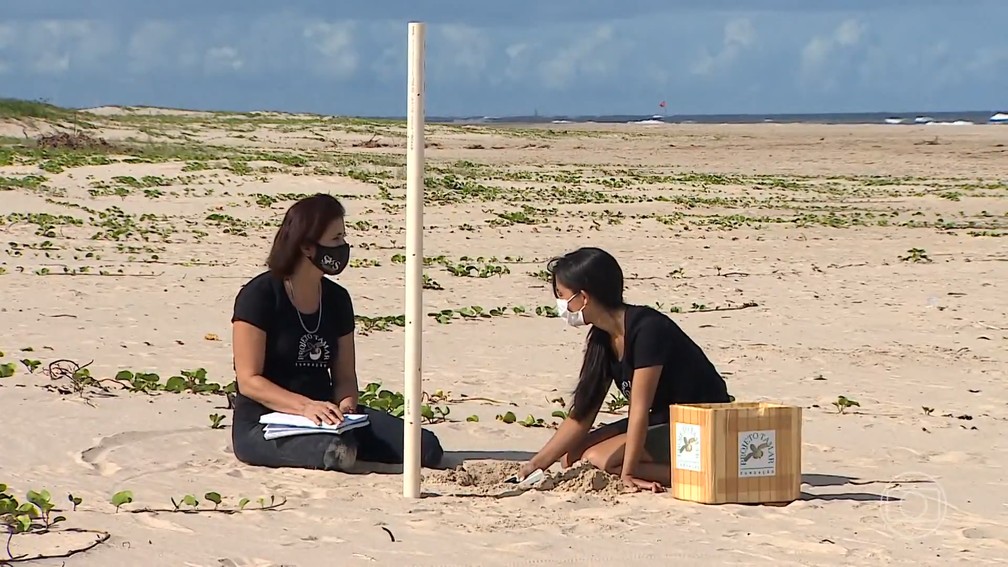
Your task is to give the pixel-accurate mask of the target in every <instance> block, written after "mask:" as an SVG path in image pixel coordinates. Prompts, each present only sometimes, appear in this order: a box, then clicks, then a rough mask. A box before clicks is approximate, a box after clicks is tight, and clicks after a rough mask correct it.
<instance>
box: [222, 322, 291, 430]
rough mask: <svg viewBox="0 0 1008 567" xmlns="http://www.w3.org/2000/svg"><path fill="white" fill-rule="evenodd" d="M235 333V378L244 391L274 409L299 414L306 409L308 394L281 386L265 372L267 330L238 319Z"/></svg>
mask: <svg viewBox="0 0 1008 567" xmlns="http://www.w3.org/2000/svg"><path fill="white" fill-rule="evenodd" d="M231 333H232V336H231V342H232V348H233V349H234V363H235V378H236V380H237V381H238V388H239V390H240V391H241V393H242V395H243V396H247V397H249V398H251V399H253V400H255V401H257V402H259V403H260V404H262V405H264V406H266V407H268V408H270V409H272V410H274V411H279V412H283V413H295V414H300V413H301V412H302V411H304V407H305V404H307V403H308V402H309V401H310V400H309V399H308V398H306V397H305V396H302V395H299V394H295V393H294V392H291V391H289V390H286V389H284V388H282V387H280V386H277V385H276V384H274V383H273V382H272V381H270V380H269V379H267V378H266V377H264V376H263V375H262V371H263V361H264V360H265V358H266V333H265V332H264V331H263V330H262V329H260V328H258V327H256V326H255V325H252V324H250V323H246V322H245V321H235V322H234V323H233V324H232V325H231Z"/></svg>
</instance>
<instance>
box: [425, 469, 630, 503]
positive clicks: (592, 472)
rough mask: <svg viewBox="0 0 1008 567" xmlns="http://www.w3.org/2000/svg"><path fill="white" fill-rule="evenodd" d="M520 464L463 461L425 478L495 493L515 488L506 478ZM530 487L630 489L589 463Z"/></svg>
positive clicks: (587, 490) (617, 491)
mask: <svg viewBox="0 0 1008 567" xmlns="http://www.w3.org/2000/svg"><path fill="white" fill-rule="evenodd" d="M519 468H521V463H516V462H513V461H466V462H463V463H462V464H460V465H458V466H457V467H455V468H453V469H448V470H443V471H435V472H433V473H431V474H429V475H427V476H426V478H425V480H426V481H427V482H430V483H432V484H441V485H453V486H457V487H459V488H465V489H468V490H465V491H462V492H461V494H478V495H494V494H499V493H505V492H513V491H514V490H515V487H514V485H513V484H507V483H505V481H506V480H507V479H509V478H511V477H512V476H514V475H515V474H517V473H518V469H519ZM529 490H537V491H540V492H544V491H553V492H566V493H575V494H599V495H603V496H612V495H616V494H623V493H626V492H631V491H630V490H629V489H627V488H625V487H624V486H623V483H622V482H621V481H620V479H619V477H618V476H616V475H611V474H609V473H607V472H605V471H602V470H600V469H597V468H595V467H593V466H592V465H591V464H589V463H575V465H574V466H573V467H571V468H569V469H567V470H564V471H558V472H549V471H547V472H546V474H545V477H544V478H543V480H542V482H540V483H539V484H537V485H535V486H534V487H532V488H530V489H529Z"/></svg>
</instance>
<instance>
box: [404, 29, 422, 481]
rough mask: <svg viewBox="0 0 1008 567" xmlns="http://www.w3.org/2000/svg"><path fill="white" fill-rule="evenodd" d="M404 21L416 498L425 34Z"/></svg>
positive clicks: (408, 470) (409, 412)
mask: <svg viewBox="0 0 1008 567" xmlns="http://www.w3.org/2000/svg"><path fill="white" fill-rule="evenodd" d="M425 31H426V24H424V23H422V22H410V23H409V33H408V35H409V49H408V54H409V56H408V61H409V69H408V72H407V79H406V82H407V84H408V88H409V90H408V94H407V107H406V309H405V315H406V348H405V351H406V352H405V376H404V378H405V382H406V396H405V397H406V412H405V413H406V427H405V429H404V431H403V447H404V449H405V451H404V458H403V496H404V497H405V498H419V497H420V396H421V395H422V392H423V384H422V382H421V367H422V365H423V354H422V348H423V339H422V335H421V330H422V327H423V207H424V35H425Z"/></svg>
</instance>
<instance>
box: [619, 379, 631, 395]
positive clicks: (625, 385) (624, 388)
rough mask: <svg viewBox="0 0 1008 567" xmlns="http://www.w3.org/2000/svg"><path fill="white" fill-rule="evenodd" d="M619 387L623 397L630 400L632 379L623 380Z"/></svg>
mask: <svg viewBox="0 0 1008 567" xmlns="http://www.w3.org/2000/svg"><path fill="white" fill-rule="evenodd" d="M619 389H620V392H622V394H623V397H624V398H626V399H628V400H629V399H630V381H629V380H623V381H622V382H620V385H619Z"/></svg>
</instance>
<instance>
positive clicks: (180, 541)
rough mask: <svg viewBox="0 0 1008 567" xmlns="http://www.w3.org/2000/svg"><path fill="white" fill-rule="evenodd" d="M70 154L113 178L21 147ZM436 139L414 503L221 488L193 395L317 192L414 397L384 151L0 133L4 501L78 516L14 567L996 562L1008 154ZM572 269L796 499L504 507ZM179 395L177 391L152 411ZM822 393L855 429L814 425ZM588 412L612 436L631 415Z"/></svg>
mask: <svg viewBox="0 0 1008 567" xmlns="http://www.w3.org/2000/svg"><path fill="white" fill-rule="evenodd" d="M74 131H76V132H79V133H83V134H85V135H87V136H90V137H93V138H94V139H99V138H100V139H103V140H105V141H106V142H107V143H108V145H109V147H107V148H105V147H88V148H84V149H77V150H74V149H66V148H62V147H61V148H55V149H49V150H46V151H42V150H40V149H38V148H36V147H35V144H36V143H35V140H36V139H37V138H38V137H39V136H40V135H43V134H50V133H53V132H74ZM426 137H427V142H428V148H427V173H426V177H427V188H428V190H427V206H426V209H425V226H426V233H425V241H424V247H425V249H424V254H425V256H427V257H429V258H430V261H429V265H428V267H427V269H426V276H428V277H429V280H428V282H427V286H426V287H427V288H428V289H426V290H425V291H424V303H425V306H426V311H427V312H430V313H434V314H438V313H441V314H440V317H428V318H427V319H425V321H424V352H423V356H424V381H425V382H424V390H425V391H426V392H428V393H429V394H430V395H431V396H432V399H431V400H430V402H431V403H430V405H431V406H432V408H433V409H436V410H438V411H436V412H435V413H436V419H435V423H431V424H429V425H427V427H430V428H431V429H432V430H434V431H435V432H436V433H437V434H438V435H439V436H440V438H441V440H442V443H443V444H444V446H445V449H446V450H447V451H448V458H449V459H450V460H451V465H452V466H450V467H449V468H448V469H447V470H437V471H433V470H425V471H424V481H423V491H424V492H425V497H424V498H422V499H420V500H407V499H404V498H403V497H402V485H401V482H402V481H401V476H400V475H399V474H396V471H394V470H393V471H384V472H372V473H368V474H354V475H349V474H338V473H325V472H314V471H303V470H273V469H261V468H253V467H248V466H244V465H242V464H241V463H239V462H238V461H236V459H235V458H234V457H233V455H232V454H231V453H230V448H229V445H230V431H229V426H230V422H231V412H230V410H229V409H227V405H228V403H227V399H226V398H225V397H224V396H223V395H219V394H215V393H213V392H209V393H194V392H193V390H197V391H198V390H200V389H208V388H209V389H210V390H212V389H213V388H214V386H209V387H207V386H206V385H205V384H206V383H212V384H219V385H220V386H221V387H223V386H226V385H227V384H229V383H230V382H231V381H232V380H233V378H234V377H233V372H232V365H231V364H232V363H231V345H230V323H229V321H230V317H231V312H232V307H233V301H234V297H235V294H236V293H237V291H238V289H239V287H240V286H241V285H242V284H243V283H244V282H245V281H246V280H247V279H249V278H251V277H252V276H254V275H256V274H258V273H259V272H260V271H261V270H263V265H264V261H265V256H266V252H267V250H268V246H269V244H270V242H271V239H272V237H273V233H274V231H275V229H276V227H277V226H278V224H279V222H280V219H281V216H282V214H283V212H284V210H285V209H286V207H287V206H289V204H290V203H291V202H292V201H293V200H295V199H297V198H299V197H300V196H302V195H305V194H311V193H315V192H331V193H333V194H335V195H338V196H340V197H341V198H342V199H344V203H345V205H346V207H347V209H348V218H347V226H348V233H349V234H348V240H349V241H350V242H351V244H352V245H353V246H354V248H353V258H354V262H353V264H351V268H350V269H348V270H347V271H346V272H344V273H343V274H342V275H341V276H340V277H339V281H340V282H341V283H342V284H343V285H344V286H346V288H347V289H348V290H349V291H350V293H351V294H352V296H353V300H354V306H355V309H356V312H357V315H358V326H357V332H358V336H357V358H358V374H359V376H360V380H361V387H362V388H364V387H365V386H366V385H367V384H368V383H381V385H382V387H383V388H387V389H389V390H392V391H395V392H399V391H402V389H403V338H404V332H403V329H402V327H401V314H402V309H403V307H402V301H403V294H404V289H403V280H404V268H403V265H402V263H401V260H400V257H399V256H398V255H401V254H402V253H403V252H404V246H405V232H404V230H405V209H404V207H405V201H404V195H405V191H404V185H405V181H404V179H405V162H404V156H405V137H404V125H403V124H401V123H394V122H379V121H364V120H350V119H337V118H325V117H315V116H292V115H283V114H276V113H255V114H222V113H199V112H182V111H165V110H157V109H122V108H103V109H94V110H92V111H85V112H80V113H77V114H69V113H68V114H66V115H61V114H59V113H56V114H54V115H53V116H49V117H43V118H38V117H37V118H23V119H14V118H9V119H6V120H0V141H2V142H3V144H2V145H0V220H2V221H3V223H2V225H0V230H2V232H3V235H2V238H0V241H2V242H3V243H2V245H0V246H2V247H3V252H2V253H0V298H2V301H0V318H2V321H3V327H4V330H3V332H2V333H0V352H2V355H0V415H2V416H3V420H4V422H5V430H6V435H5V436H4V441H3V445H2V447H3V451H2V454H0V483H2V484H6V485H7V487H8V492H10V493H11V494H13V495H14V496H16V497H17V498H18V499H20V500H22V501H23V500H24V496H25V493H26V492H27V491H29V490H36V491H41V490H43V489H45V490H48V491H49V492H50V494H51V496H52V501H53V503H54V504H55V505H56V508H57V510H58V512H56V511H54V512H53V515H56V514H60V515H63V516H65V517H66V521H65V522H61V523H60V524H58V526H57V527H58V528H60V529H59V530H53V531H51V532H50V533H44V534H31V533H28V534H18V535H15V536H14V537H13V538H12V540H11V543H10V549H11V552H12V553H13V554H14V555H18V554H29V555H34V554H52V555H58V554H59V553H63V552H68V551H70V550H72V549H75V548H81V547H86V546H88V545H89V543H90V542H94V541H95V540H96V538H103V537H104V535H103V534H108V539H107V540H105V541H102V542H101V543H100V544H98V545H97V546H95V547H94V548H92V549H89V550H88V551H86V552H83V553H79V554H76V555H73V556H72V557H71V558H69V559H52V560H43V561H39V562H37V564H40V565H61V564H63V561H65V562H66V565H74V566H85V567H87V566H105V565H144V566H146V567H160V566H172V567H177V566H207V567H210V566H215V567H220V566H225V567H267V566H281V565H284V566H298V567H304V566H316V565H404V566H405V565H408V566H449V565H479V566H487V567H490V566H503V565H516V566H517V565H567V564H570V565H574V564H584V565H612V564H613V563H614V562H619V563H620V564H621V565H665V564H669V563H670V562H671V561H673V560H677V563H678V564H681V565H726V564H727V565H883V564H884V565H916V566H920V565H948V564H966V563H974V564H1003V562H1004V558H1005V557H1006V556H1008V487H1006V481H1008V472H1006V464H1008V380H1006V378H1008V294H1006V293H1005V292H1004V291H1003V290H1002V291H1001V292H998V291H997V290H998V289H1001V288H1003V287H1004V285H1005V280H1006V277H1008V128H1006V127H999V126H916V125H914V126H910V125H907V126H884V125H878V126H868V125H848V126H826V125H783V124H759V125H695V124H694V125H689V124H687V125H660V126H642V125H572V124H563V125H549V126H536V127H532V126H507V125H494V126H463V125H429V126H428V130H427V136H426ZM581 245H594V246H600V247H602V248H605V249H607V250H609V251H610V252H612V253H613V254H614V255H615V256H616V257H617V258H618V259H619V260H620V262H621V263H622V265H623V269H624V271H625V273H626V275H627V278H628V280H627V288H628V289H627V298H628V301H631V302H635V303H641V304H651V305H656V306H659V307H660V308H661V309H663V310H665V311H666V312H671V313H672V316H673V318H674V319H675V320H676V321H677V322H678V323H679V325H681V326H682V327H683V328H684V329H685V330H686V332H687V333H688V334H690V336H691V337H693V338H694V339H695V340H696V341H697V342H698V343H699V344H700V345H701V346H702V347H703V348H704V349H705V350H706V351H707V353H708V354H709V356H710V357H711V358H712V360H713V362H714V363H715V365H716V366H717V367H718V368H719V369H720V370H721V371H722V373H723V374H724V376H725V377H726V379H727V381H728V384H729V391H730V393H731V394H732V395H734V396H735V397H736V399H737V400H739V401H760V400H766V401H774V402H779V403H786V404H792V405H796V406H800V407H802V408H804V416H805V417H804V431H803V436H804V447H803V461H804V463H803V473H804V476H803V480H804V482H803V485H802V491H803V497H802V499H800V500H798V501H796V502H793V503H791V504H790V505H787V506H782V507H770V506H745V505H718V506H708V505H702V504H695V503H690V502H683V501H679V500H676V499H674V498H672V497H671V496H670V495H669V494H660V495H654V494H625V493H621V491H620V490H619V489H618V485H619V480H618V479H614V478H609V477H607V476H606V475H604V474H602V473H601V472H599V471H596V470H593V469H590V468H588V467H582V466H578V467H576V468H575V469H574V470H571V471H566V472H565V471H561V470H560V469H559V467H555V468H554V469H553V470H551V471H550V479H549V482H547V483H545V484H544V485H543V487H541V488H540V489H533V490H529V491H527V492H517V493H516V492H515V491H514V490H511V489H509V487H508V486H507V485H506V484H503V483H502V481H503V480H504V479H505V478H506V477H507V476H508V474H509V473H511V472H513V470H514V469H515V468H516V467H517V463H518V462H520V461H521V460H524V459H526V458H528V457H529V456H531V454H532V453H533V452H534V451H536V450H538V448H539V447H540V446H541V445H542V443H543V442H545V440H546V439H547V438H548V437H549V435H550V434H551V433H552V429H550V426H551V425H552V424H554V423H555V422H558V421H559V419H558V418H556V417H553V413H554V412H556V411H562V410H563V405H562V403H561V401H559V400H560V399H569V398H570V392H571V390H572V389H573V386H574V382H575V379H576V373H577V370H578V367H579V365H580V357H581V353H582V347H583V343H584V336H585V335H584V331H583V330H578V329H572V328H568V327H566V326H565V325H564V324H562V323H561V322H560V321H559V320H558V319H557V318H555V317H550V316H549V313H547V312H546V311H545V310H543V309H541V308H542V307H544V306H550V305H553V297H552V294H551V292H550V290H549V289H548V286H547V284H546V282H545V281H544V280H543V278H542V270H544V268H545V262H546V260H547V259H549V258H550V257H551V256H554V255H557V254H561V253H563V252H566V251H569V250H571V249H573V248H576V247H578V246H581ZM498 308H499V309H498ZM537 308H540V309H538V310H537ZM480 309H482V310H483V312H484V313H485V314H487V315H488V316H487V317H469V316H468V315H471V314H472V313H474V312H475V311H479V310H480ZM491 311H492V314H491ZM537 311H538V312H537ZM442 312H443V313H442ZM59 360H67V361H72V362H63V363H59V364H57V365H55V366H52V365H51V364H52V363H53V362H55V361H59ZM5 365H6V366H5ZM79 368H84V369H86V372H83V371H78V372H77V373H76V378H73V371H74V370H76V369H79ZM199 369H203V370H205V380H206V382H205V383H204V382H201V379H203V378H204V375H203V373H202V372H198V370H199ZM121 371H129V374H125V373H121ZM144 373H155V374H157V375H158V378H159V382H158V383H159V384H160V385H161V387H160V388H150V387H149V385H150V383H151V382H150V380H151V379H152V378H151V377H150V376H148V375H145V374H144ZM117 375H118V376H119V378H120V381H119V382H114V381H111V380H112V379H114V378H116V377H117ZM173 376H182V380H180V381H179V380H177V381H175V382H176V383H184V384H186V386H185V387H183V388H181V389H182V390H183V391H182V392H173V391H165V390H164V384H165V383H166V382H167V381H168V380H169V379H170V378H171V377H173ZM98 380H105V381H104V382H99V381H98ZM201 384H203V386H200V385H201ZM145 389H147V390H152V391H144V390H145ZM176 389H178V388H176ZM439 391H440V392H439ZM614 391H615V390H614ZM839 396H845V397H846V398H848V399H851V400H854V401H856V402H858V404H859V406H855V407H850V408H848V409H846V410H845V411H843V412H842V413H841V412H838V410H837V408H836V407H834V405H833V402H835V401H836V400H837V399H838V397H839ZM604 409H605V411H603V413H602V414H601V415H600V416H599V421H600V422H604V421H611V420H615V419H618V418H619V417H621V416H622V415H624V414H625V413H626V408H625V407H621V406H620V404H619V403H617V402H614V403H613V404H612V405H611V408H610V407H608V406H607V408H604ZM508 412H511V413H513V414H514V416H515V417H516V422H514V423H506V421H509V420H505V419H498V416H504V415H505V414H507V413H508ZM445 413H447V415H446V416H444V415H443V414H445ZM214 414H216V415H217V416H223V418H222V419H221V418H220V417H218V418H213V417H212V416H213V415H214ZM527 416H531V419H529V420H528V421H527V422H525V423H522V421H523V420H526V419H528V417H527ZM539 420H541V421H539ZM455 465H457V467H456V466H455ZM920 481H924V482H920ZM127 490H128V491H130V492H131V494H132V501H131V502H128V503H125V504H123V505H122V506H121V507H119V508H118V510H117V508H116V507H115V506H114V505H113V504H112V503H111V497H112V495H113V494H115V493H117V492H120V491H127ZM208 492H216V493H218V494H220V495H221V497H222V503H221V504H220V505H219V507H217V510H216V511H214V508H215V505H214V504H213V503H212V502H210V501H208V499H207V497H206V494H207V493H208ZM71 494H72V495H73V496H74V497H76V498H79V499H80V503H79V504H78V505H76V506H75V508H76V509H72V508H74V506H73V504H72V503H71V502H70V501H68V495H71ZM185 495H192V496H195V497H196V499H198V500H199V504H198V507H197V508H196V511H191V508H192V507H191V506H190V505H188V504H186V503H181V502H182V499H183V497H184V496H185ZM887 497H888V498H890V499H891V500H890V501H884V500H885V499H886V498H887ZM173 498H174V499H175V502H176V503H181V505H180V506H179V508H178V510H175V509H174V508H175V505H174V504H173V502H172V499H173ZM260 498H262V499H263V500H262V501H260ZM241 499H248V503H247V505H245V506H244V509H243V510H242V511H240V512H237V513H222V512H221V510H227V511H232V510H236V509H237V508H238V507H239V501H240V500H241ZM271 501H272V504H273V505H272V506H270V504H271ZM263 507H266V508H267V509H262V508H263ZM79 530H93V531H79ZM393 540H394V541H393ZM6 557H7V556H6V554H5V551H4V549H3V548H2V546H0V565H2V564H3V559H5V558H6Z"/></svg>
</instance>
